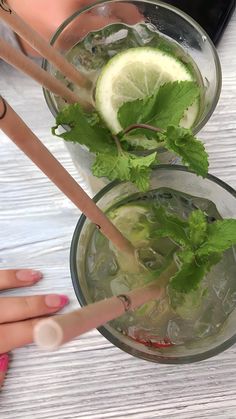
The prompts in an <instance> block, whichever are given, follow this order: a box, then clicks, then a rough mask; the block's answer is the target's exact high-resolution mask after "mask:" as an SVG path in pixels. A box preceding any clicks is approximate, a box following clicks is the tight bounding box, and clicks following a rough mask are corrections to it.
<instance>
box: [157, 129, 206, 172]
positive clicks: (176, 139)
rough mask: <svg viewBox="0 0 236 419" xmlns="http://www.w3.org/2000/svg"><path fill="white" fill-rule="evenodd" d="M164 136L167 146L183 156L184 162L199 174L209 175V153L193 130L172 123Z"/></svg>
mask: <svg viewBox="0 0 236 419" xmlns="http://www.w3.org/2000/svg"><path fill="white" fill-rule="evenodd" d="M162 138H163V139H165V147H166V148H167V149H168V150H170V151H174V152H175V153H176V154H177V155H178V156H179V157H181V159H182V161H183V163H184V164H186V165H187V166H188V167H189V168H190V169H192V170H193V171H194V172H196V174H197V175H200V176H203V177H205V176H206V175H207V172H208V155H207V153H206V151H205V148H204V145H203V144H202V143H201V142H200V141H199V140H197V139H196V138H195V137H194V135H193V134H192V131H191V130H189V129H185V128H180V127H175V126H173V125H171V126H169V127H168V128H167V130H166V132H165V136H164V135H163V136H162Z"/></svg>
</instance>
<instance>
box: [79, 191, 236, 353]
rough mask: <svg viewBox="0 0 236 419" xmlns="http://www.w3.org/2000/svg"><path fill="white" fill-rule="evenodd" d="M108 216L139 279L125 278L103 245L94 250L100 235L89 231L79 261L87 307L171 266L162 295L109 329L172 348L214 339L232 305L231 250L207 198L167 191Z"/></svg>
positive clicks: (231, 228) (233, 223)
mask: <svg viewBox="0 0 236 419" xmlns="http://www.w3.org/2000/svg"><path fill="white" fill-rule="evenodd" d="M196 207H197V208H199V209H198V210H196ZM107 215H108V216H109V217H110V219H111V220H112V222H113V223H114V224H115V225H116V226H117V228H119V230H120V231H121V232H122V233H123V234H124V235H125V236H126V237H127V238H129V239H130V241H131V242H132V243H133V244H134V246H135V247H136V249H137V256H138V257H139V262H140V264H141V267H142V269H140V273H138V274H137V273H135V274H132V273H131V272H127V271H125V269H124V268H123V267H121V266H120V265H119V254H118V255H117V254H116V252H114V251H113V250H112V249H111V248H110V246H109V243H108V241H107V240H106V239H103V242H102V243H101V242H100V241H99V240H98V239H99V237H101V233H100V232H98V231H94V232H93V233H91V236H90V239H89V245H88V248H87V249H88V250H87V254H86V258H85V266H86V267H85V272H86V278H87V281H88V289H89V294H90V295H91V298H92V300H94V301H97V300H100V299H103V298H106V297H110V296H111V295H117V294H122V293H126V292H128V291H130V290H131V289H134V288H138V287H141V286H144V285H145V284H146V283H147V282H150V281H152V280H154V279H155V280H156V281H158V276H159V274H160V273H161V272H163V270H166V269H169V267H170V265H172V264H174V266H175V269H176V273H175V274H173V275H172V276H171V277H170V278H169V282H168V283H167V285H166V296H164V297H163V298H162V299H161V300H160V301H159V300H153V301H150V302H149V303H147V304H145V305H144V306H142V307H140V308H139V309H137V310H135V311H134V312H132V313H127V314H125V315H124V316H122V317H120V318H119V319H116V320H114V321H113V322H112V323H111V326H112V327H115V328H116V329H117V330H118V331H121V332H122V333H124V334H127V335H128V336H131V337H133V338H135V339H136V338H137V339H138V340H139V341H141V340H144V341H145V340H146V341H147V342H148V339H150V337H151V340H152V341H154V342H155V341H156V342H160V341H163V340H164V339H165V338H168V339H169V340H170V341H171V342H172V343H174V344H176V345H177V344H182V343H184V342H187V341H188V342H189V341H192V342H193V341H194V340H195V339H199V338H202V337H206V336H211V335H214V334H215V333H218V331H219V329H220V328H221V326H222V325H223V324H224V322H225V320H226V319H227V317H228V315H229V314H230V313H231V312H232V310H233V309H234V308H235V302H236V299H235V295H236V283H235V274H236V260H235V251H234V249H233V248H232V246H233V245H234V244H236V220H234V219H228V220H227V219H221V216H220V214H219V212H218V211H217V209H216V207H215V206H214V204H213V203H212V202H210V201H208V200H206V199H202V198H197V197H192V196H190V195H187V194H183V193H181V192H178V191H174V190H171V189H168V188H160V189H157V190H153V191H150V192H147V193H137V194H134V195H132V196H130V197H129V198H126V199H123V200H122V201H120V202H119V203H117V204H115V205H114V207H112V208H111V209H110V210H108V212H107ZM227 249H228V250H227ZM143 267H144V268H145V269H146V274H145V269H144V270H143Z"/></svg>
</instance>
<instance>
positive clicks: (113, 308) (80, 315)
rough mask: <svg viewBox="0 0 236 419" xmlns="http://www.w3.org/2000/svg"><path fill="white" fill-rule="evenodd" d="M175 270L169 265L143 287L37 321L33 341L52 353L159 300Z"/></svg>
mask: <svg viewBox="0 0 236 419" xmlns="http://www.w3.org/2000/svg"><path fill="white" fill-rule="evenodd" d="M174 270H175V267H174V265H173V264H172V265H171V266H170V267H169V268H168V269H167V270H166V271H165V272H163V274H161V275H160V277H159V278H158V280H157V281H156V282H155V283H151V284H150V285H147V286H146V287H143V288H137V289H134V290H132V291H130V292H129V293H127V294H125V295H118V296H115V297H111V298H108V299H106V300H102V301H99V302H96V303H93V304H89V305H88V306H86V307H83V308H81V309H79V310H75V311H72V312H71V313H68V314H62V315H60V316H55V317H53V318H50V319H45V320H41V321H39V322H38V323H37V324H36V326H35V327H34V342H35V343H36V344H37V345H38V346H39V347H41V348H42V349H47V350H55V349H57V348H58V347H59V346H60V345H62V344H64V343H66V342H69V341H70V340H72V339H74V338H75V337H78V336H80V335H82V334H83V333H86V332H88V331H90V330H92V329H94V328H98V327H100V326H102V325H104V324H105V323H107V322H109V321H111V320H113V319H115V318H117V317H119V316H121V315H122V314H124V313H125V312H127V311H129V310H134V309H136V308H137V307H139V306H141V305H143V304H145V303H146V302H148V301H150V300H155V299H160V298H161V297H162V296H163V295H164V293H165V290H164V286H165V284H166V282H167V281H168V280H169V278H170V276H171V275H172V274H173V272H174Z"/></svg>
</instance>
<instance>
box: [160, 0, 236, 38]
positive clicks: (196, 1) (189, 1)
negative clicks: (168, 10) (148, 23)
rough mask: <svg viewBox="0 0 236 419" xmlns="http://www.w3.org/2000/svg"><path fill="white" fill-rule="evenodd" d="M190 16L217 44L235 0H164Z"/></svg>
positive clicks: (235, 3) (235, 2)
mask: <svg viewBox="0 0 236 419" xmlns="http://www.w3.org/2000/svg"><path fill="white" fill-rule="evenodd" d="M164 1H165V2H166V3H169V4H172V6H175V7H178V8H179V9H181V10H183V11H184V12H185V13H187V14H188V15H190V16H192V18H193V19H195V20H196V21H197V22H198V23H199V24H200V25H201V26H202V27H203V29H205V31H206V32H207V33H208V35H209V36H210V38H211V39H212V41H213V42H214V43H215V44H217V43H218V42H219V40H220V38H221V36H222V35H223V32H224V29H225V28H226V26H227V23H228V21H229V19H230V17H231V15H232V13H233V11H234V9H235V5H236V0H164Z"/></svg>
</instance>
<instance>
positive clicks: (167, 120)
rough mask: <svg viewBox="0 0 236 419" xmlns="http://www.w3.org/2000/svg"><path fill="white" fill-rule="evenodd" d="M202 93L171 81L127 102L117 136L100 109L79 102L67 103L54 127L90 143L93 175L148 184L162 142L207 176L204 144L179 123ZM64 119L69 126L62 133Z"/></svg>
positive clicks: (66, 135)
mask: <svg viewBox="0 0 236 419" xmlns="http://www.w3.org/2000/svg"><path fill="white" fill-rule="evenodd" d="M198 96H199V88H198V86H197V85H196V83H194V82H189V81H183V82H173V83H167V84H165V85H164V86H161V87H160V88H159V89H158V90H157V91H156V92H154V94H153V96H151V97H147V98H144V99H141V100H135V101H133V102H127V103H125V104H124V105H123V106H122V107H121V109H120V110H119V112H118V117H119V119H120V122H121V125H122V127H123V128H124V129H123V131H122V132H120V133H119V134H118V135H117V136H115V135H113V134H112V133H111V131H110V130H109V129H108V127H107V126H106V125H105V124H104V122H103V120H102V119H101V118H100V116H99V114H98V113H97V112H92V113H86V112H84V111H83V110H82V108H81V107H80V105H79V104H74V105H69V106H66V107H65V108H64V109H63V110H62V111H60V112H59V113H58V115H57V118H56V125H55V126H54V127H53V128H52V133H53V134H54V135H56V136H58V137H60V138H63V139H64V140H65V141H72V142H78V143H80V144H82V145H85V146H87V147H88V149H89V151H90V152H92V153H94V155H95V161H94V164H93V166H92V173H93V174H94V175H95V176H97V177H106V178H108V179H109V180H115V179H118V180H122V181H123V180H124V181H131V182H133V183H134V184H136V186H137V187H138V188H139V189H140V190H142V191H146V190H148V188H149V179H150V174H151V168H152V166H153V165H154V164H156V163H157V162H158V155H157V151H156V150H154V148H155V149H156V148H158V147H160V146H161V147H165V148H166V149H168V150H170V151H173V152H174V153H175V154H177V155H178V156H180V157H181V158H182V160H183V163H184V164H186V165H187V166H189V167H190V169H192V170H194V171H195V172H196V173H197V174H198V175H201V176H206V174H207V171H208V159H207V153H206V152H205V149H204V146H203V144H202V143H201V142H200V141H198V140H197V139H196V138H195V137H194V136H193V134H192V132H191V130H186V129H183V128H180V127H178V124H179V122H180V120H181V119H182V117H183V115H184V111H185V110H186V109H187V108H188V107H189V106H190V105H191V104H192V103H193V102H194V101H195V100H197V98H198ZM148 123H149V124H151V125H149V124H148ZM133 124H134V126H133ZM61 125H63V126H65V125H66V126H67V129H68V130H67V131H66V132H63V133H61V134H59V133H57V129H58V127H59V126H61ZM128 125H129V126H128ZM140 135H141V137H140ZM140 149H145V150H147V149H149V150H150V149H151V151H150V152H149V153H150V154H149V155H148V156H140V155H138V154H137V152H138V151H139V150H140ZM152 151H153V152H152Z"/></svg>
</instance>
